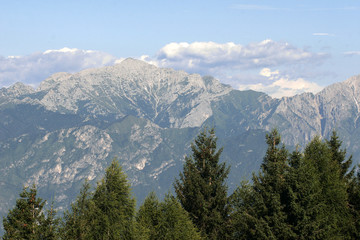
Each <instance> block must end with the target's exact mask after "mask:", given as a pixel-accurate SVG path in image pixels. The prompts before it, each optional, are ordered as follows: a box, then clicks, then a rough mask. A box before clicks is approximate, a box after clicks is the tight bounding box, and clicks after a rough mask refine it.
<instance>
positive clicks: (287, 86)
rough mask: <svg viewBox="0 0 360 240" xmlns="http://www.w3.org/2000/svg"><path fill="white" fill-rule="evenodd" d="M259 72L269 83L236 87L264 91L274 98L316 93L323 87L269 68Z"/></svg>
mask: <svg viewBox="0 0 360 240" xmlns="http://www.w3.org/2000/svg"><path fill="white" fill-rule="evenodd" d="M259 74H260V75H261V76H263V77H265V78H267V80H270V83H268V84H265V83H257V84H246V85H242V84H239V85H238V86H237V88H238V89H239V90H250V89H251V90H255V91H259V92H265V93H267V94H268V95H270V96H272V97H274V98H281V97H290V96H294V95H297V94H301V93H304V92H312V93H317V92H319V91H321V90H322V89H323V87H321V86H319V85H318V84H316V83H314V82H309V81H306V80H304V79H303V78H297V79H291V78H290V76H288V75H282V74H281V73H280V72H279V71H278V70H276V71H271V69H269V68H263V69H262V70H261V71H260V73H259Z"/></svg>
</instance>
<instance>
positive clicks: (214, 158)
mask: <svg viewBox="0 0 360 240" xmlns="http://www.w3.org/2000/svg"><path fill="white" fill-rule="evenodd" d="M265 141H266V144H267V151H266V153H265V156H264V158H263V162H262V164H261V169H260V170H259V171H258V173H254V174H253V177H252V181H250V182H249V181H241V179H239V180H238V187H237V189H236V190H235V191H234V192H230V191H229V189H228V186H227V183H226V179H227V177H228V174H229V171H231V169H230V167H229V166H228V165H227V164H226V163H224V162H221V161H220V160H221V153H222V148H218V147H217V137H216V136H215V131H214V129H206V128H205V129H203V131H201V132H200V134H199V135H198V136H197V137H196V139H195V140H194V142H193V143H192V145H191V150H192V153H191V155H189V156H187V157H185V163H184V166H183V171H182V172H181V173H180V175H179V176H178V178H176V179H175V181H174V182H173V187H174V191H169V192H168V194H167V195H166V196H165V197H164V199H162V200H159V198H158V197H157V196H156V194H155V193H154V192H151V193H150V194H149V195H148V196H147V197H146V199H145V200H144V201H143V202H142V203H141V204H140V207H139V208H138V209H136V208H135V198H134V196H133V194H132V192H131V185H130V183H129V181H128V179H127V176H126V175H125V173H124V171H123V170H122V167H121V166H120V165H119V162H118V161H117V160H116V159H114V160H113V161H112V162H111V164H110V166H109V167H108V168H107V169H106V171H105V175H104V176H103V178H102V179H101V180H100V181H99V182H98V183H97V185H96V186H91V184H89V182H88V181H85V182H84V183H83V186H82V189H81V191H80V193H79V194H78V197H77V198H76V200H75V201H74V202H73V203H72V204H71V206H70V208H69V209H68V210H67V211H65V213H64V214H63V215H61V216H59V215H56V211H55V208H56V206H54V205H53V204H51V205H50V204H47V205H45V201H44V200H43V199H41V198H39V197H38V196H37V188H36V186H35V185H33V186H30V187H25V188H24V189H23V191H22V192H21V193H20V197H19V198H18V199H17V201H16V205H15V206H14V207H13V208H12V209H11V210H10V211H9V212H8V214H7V216H6V217H5V218H4V220H3V225H4V229H5V233H4V235H3V239H359V237H360V202H359V199H360V174H359V173H358V168H357V167H354V168H352V167H351V165H352V158H351V157H350V158H347V157H346V150H345V149H344V148H343V147H342V145H341V144H342V142H341V140H340V139H339V137H338V136H337V134H336V132H333V133H332V135H331V137H330V138H329V139H328V140H322V139H321V138H320V137H318V136H317V137H314V138H313V139H312V140H311V142H310V143H309V144H307V145H306V147H305V148H304V150H303V151H300V150H299V149H296V150H295V151H292V152H289V151H288V150H287V148H286V147H285V145H283V144H282V143H281V137H280V135H279V133H278V132H277V130H272V131H271V132H270V133H269V134H267V135H266V139H265Z"/></svg>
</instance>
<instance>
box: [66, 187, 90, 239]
mask: <svg viewBox="0 0 360 240" xmlns="http://www.w3.org/2000/svg"><path fill="white" fill-rule="evenodd" d="M91 198H92V193H90V184H89V182H88V181H85V183H84V185H83V187H82V189H81V191H80V194H79V196H78V197H77V199H76V201H75V202H74V203H72V204H71V207H70V211H66V212H65V213H64V217H63V219H62V220H63V221H62V227H61V238H62V239H69V240H70V239H74V240H75V239H78V240H85V239H91V235H90V230H91V225H90V222H91V217H92V212H93V208H94V207H93V203H92V199H91Z"/></svg>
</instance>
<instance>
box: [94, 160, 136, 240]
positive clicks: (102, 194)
mask: <svg viewBox="0 0 360 240" xmlns="http://www.w3.org/2000/svg"><path fill="white" fill-rule="evenodd" d="M93 203H94V212H93V214H94V215H93V216H92V219H93V222H92V223H91V232H92V237H93V238H94V239H133V238H134V214H135V200H134V198H133V197H132V196H131V192H130V185H129V183H128V181H127V178H126V175H125V173H124V172H123V171H122V169H121V167H120V165H119V162H118V161H117V160H116V159H114V160H113V161H112V163H111V164H110V166H109V167H108V168H107V169H106V173H105V177H104V178H103V179H102V180H101V181H100V182H99V183H98V185H97V188H96V190H95V193H94V196H93Z"/></svg>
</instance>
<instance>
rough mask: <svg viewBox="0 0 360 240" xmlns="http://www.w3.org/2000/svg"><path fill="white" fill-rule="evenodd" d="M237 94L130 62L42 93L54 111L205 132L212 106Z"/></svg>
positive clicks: (58, 82)
mask: <svg viewBox="0 0 360 240" xmlns="http://www.w3.org/2000/svg"><path fill="white" fill-rule="evenodd" d="M231 90H232V89H231V88H230V87H228V86H225V85H222V84H220V83H219V82H218V81H217V80H214V79H211V82H210V83H206V82H205V81H204V79H203V78H202V77H201V76H200V75H198V74H187V73H185V72H183V71H174V70H172V69H160V68H157V67H155V66H153V65H150V64H147V63H144V62H142V61H139V60H134V59H127V60H124V61H123V62H121V63H120V64H117V65H115V66H112V67H106V68H101V69H91V70H85V71H82V72H80V73H77V74H65V73H59V74H55V75H53V76H51V77H50V78H48V79H46V80H45V81H44V82H43V83H42V84H41V85H40V86H39V88H38V89H37V91H38V92H46V93H45V94H44V96H43V98H42V99H41V100H40V103H41V104H42V105H44V106H45V107H46V109H48V110H51V111H61V112H64V113H69V112H70V113H78V112H79V111H86V112H87V113H88V114H93V115H107V114H110V113H111V114H116V115H118V116H119V117H124V116H126V115H134V116H138V117H142V118H147V119H149V120H151V121H154V122H155V123H156V124H158V125H161V126H164V127H176V128H182V127H199V126H201V124H202V123H203V122H204V121H205V120H206V119H207V118H208V117H209V116H211V115H212V110H211V106H210V103H211V101H213V100H214V99H216V98H217V97H218V96H221V95H224V94H227V93H229V92H230V91H231Z"/></svg>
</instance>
